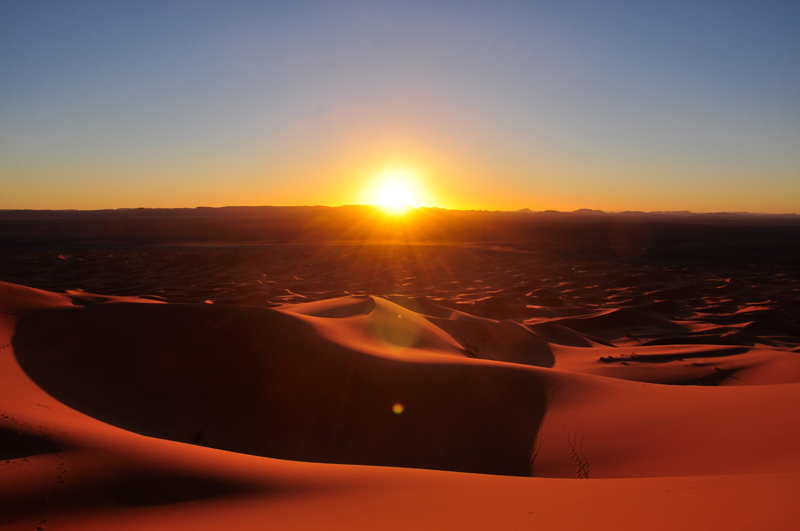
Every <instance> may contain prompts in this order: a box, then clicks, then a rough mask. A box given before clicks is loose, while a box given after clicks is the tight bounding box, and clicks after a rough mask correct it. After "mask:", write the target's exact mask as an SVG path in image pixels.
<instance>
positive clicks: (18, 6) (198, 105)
mask: <svg viewBox="0 0 800 531" xmlns="http://www.w3.org/2000/svg"><path fill="white" fill-rule="evenodd" d="M285 4H288V3H274V4H269V3H261V2H230V3H228V2H224V3H223V2H69V3H56V2H13V1H12V2H9V1H6V2H3V3H0V71H2V72H3V74H2V75H0V189H2V190H3V193H2V194H0V208H117V207H138V206H149V207H170V206H174V207H179V206H198V205H207V206H222V205H235V204H251V205H252V204H284V205H286V204H293V205H298V204H330V205H338V204H347V203H359V202H368V201H369V197H367V196H365V190H367V189H369V188H370V186H371V183H372V182H373V181H375V180H376V179H379V178H380V176H381V175H383V174H384V173H385V172H386V171H391V170H398V171H403V172H405V173H406V174H408V175H413V176H414V179H415V182H416V186H417V188H418V191H419V195H420V200H419V201H418V203H419V204H428V205H438V206H443V207H449V208H482V209H506V210H514V209H518V208H524V207H528V208H531V209H534V210H540V209H549V208H553V209H560V210H571V209H576V208H582V207H585V208H599V209H603V210H609V211H618V210H684V209H688V210H694V211H731V210H732V211H757V212H800V32H798V31H797V28H798V27H800V4H798V3H796V2H792V3H790V2H784V3H780V2H773V3H770V2H758V3H756V2H743V3H737V2H669V3H661V4H655V3H644V2H609V3H602V4H601V3H598V2H517V3H499V2H497V3H496V2H474V3H468V2H436V3H431V2H318V3H315V2H308V3H301V2H295V3H291V5H285Z"/></svg>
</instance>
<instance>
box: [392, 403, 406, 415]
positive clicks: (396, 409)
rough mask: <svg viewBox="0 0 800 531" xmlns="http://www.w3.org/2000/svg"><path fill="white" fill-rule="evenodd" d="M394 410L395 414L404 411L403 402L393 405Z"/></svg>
mask: <svg viewBox="0 0 800 531" xmlns="http://www.w3.org/2000/svg"><path fill="white" fill-rule="evenodd" d="M392 411H394V414H395V415H399V414H400V413H402V412H403V404H401V403H400V402H398V403H396V404H395V405H393V406H392Z"/></svg>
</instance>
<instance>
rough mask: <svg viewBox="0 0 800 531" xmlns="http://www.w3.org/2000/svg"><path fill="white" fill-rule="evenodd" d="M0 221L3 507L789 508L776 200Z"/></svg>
mask: <svg viewBox="0 0 800 531" xmlns="http://www.w3.org/2000/svg"><path fill="white" fill-rule="evenodd" d="M0 227H1V228H2V236H0V280H2V281H3V282H2V284H0V310H1V311H0V319H1V320H0V325H1V326H2V328H0V331H1V332H2V336H1V337H0V360H1V361H0V362H1V363H2V370H1V371H0V378H2V385H0V414H1V415H2V416H0V430H1V431H0V442H2V445H0V448H2V455H0V478H2V479H1V480H0V518H2V520H0V524H2V526H3V528H4V529H100V528H114V529H142V528H148V529H220V528H230V527H234V526H243V527H256V528H262V527H270V528H276V529H345V528H347V529H352V528H354V527H355V528H365V529H408V528H411V527H413V528H421V529H486V528H499V529H529V528H531V527H536V528H541V529H572V528H590V529H642V528H648V529H676V528H681V529H754V528H766V527H769V528H775V529H793V528H795V527H796V525H797V519H798V516H799V515H798V513H797V508H796V503H795V500H796V497H797V493H798V491H799V488H800V452H798V451H797V443H796V441H797V438H798V435H800V422H799V421H800V413H799V412H798V408H797V407H796V406H797V404H798V401H799V400H800V358H799V357H798V356H800V324H798V322H799V321H798V315H800V282H798V281H799V280H800V273H798V266H799V265H800V261H798V257H800V248H798V242H800V223H798V221H797V220H796V218H795V217H793V216H783V217H780V216H760V217H759V216H745V215H740V214H726V215H716V216H712V215H689V214H674V213H673V214H668V213H661V214H658V213H655V214H643V213H628V214H603V213H596V212H595V213H586V212H577V213H569V214H563V213H531V212H460V211H444V210H439V209H416V210H414V211H412V212H408V213H406V214H405V215H403V216H398V215H387V214H386V213H383V212H381V211H380V210H379V209H376V208H372V207H341V208H333V209H331V208H323V207H309V208H295V209H290V208H269V207H262V208H258V209H205V210H204V209H184V210H150V209H143V210H139V211H95V212H55V211H50V212H35V211H7V212H3V213H0ZM53 227H59V228H60V229H54V228H53ZM198 227H202V230H200V229H198Z"/></svg>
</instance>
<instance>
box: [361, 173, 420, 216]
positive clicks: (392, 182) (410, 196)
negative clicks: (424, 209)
mask: <svg viewBox="0 0 800 531" xmlns="http://www.w3.org/2000/svg"><path fill="white" fill-rule="evenodd" d="M420 195H421V194H420V192H419V187H418V185H417V179H416V176H415V175H414V174H412V173H410V172H406V171H397V170H394V171H387V172H384V173H383V174H382V175H381V176H380V177H379V178H378V179H377V180H376V181H375V183H374V184H373V189H372V193H371V194H370V198H369V202H370V203H372V204H375V205H378V206H380V207H381V208H383V209H384V210H386V211H387V212H392V213H401V212H404V211H405V210H407V209H409V208H412V207H416V206H420V199H421V198H420Z"/></svg>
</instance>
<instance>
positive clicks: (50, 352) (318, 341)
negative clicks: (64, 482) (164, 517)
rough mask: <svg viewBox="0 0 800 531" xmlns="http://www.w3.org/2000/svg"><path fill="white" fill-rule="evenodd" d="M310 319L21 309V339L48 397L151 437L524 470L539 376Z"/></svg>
mask: <svg viewBox="0 0 800 531" xmlns="http://www.w3.org/2000/svg"><path fill="white" fill-rule="evenodd" d="M305 319H306V320H304V318H303V317H298V316H295V315H292V314H289V313H285V312H281V311H276V310H272V309H266V308H253V307H236V306H213V305H180V304H170V305H167V304H129V303H116V304H94V305H88V306H85V307H81V308H74V309H72V308H66V309H49V310H40V311H36V312H32V313H30V314H28V315H25V316H23V317H22V318H21V319H20V321H19V323H18V325H17V329H16V333H15V336H14V340H13V343H14V350H15V353H16V356H17V358H18V360H19V363H20V365H21V366H22V368H23V369H24V370H25V371H26V372H27V373H28V375H29V376H30V377H31V378H32V379H33V380H34V381H35V382H36V383H37V384H38V385H40V386H41V387H42V388H43V389H45V390H46V391H47V392H48V393H50V394H51V395H52V396H53V397H55V398H56V399H58V400H60V401H61V402H63V403H65V404H67V405H69V406H70V407H73V408H75V409H77V410H79V411H82V412H84V413H86V414H88V415H90V416H93V417H95V418H97V419H99V420H102V421H104V422H108V423H110V424H114V425H116V426H120V427H122V428H125V429H129V430H132V431H136V432H139V433H143V434H146V435H151V436H155V437H160V438H167V439H172V440H176V441H183V442H193V443H199V444H203V445H207V446H211V447H216V448H222V449H227V450H232V451H236V452H242V453H249V454H255V455H262V456H268V457H276V458H283V459H292V460H305V461H318V462H334V463H357V464H372V465H389V466H401V467H415V468H432V469H441V470H453V471H468V472H480V473H491V474H507V475H527V474H529V472H530V460H531V454H532V448H533V445H534V439H535V436H536V433H537V430H538V427H539V424H540V422H541V420H542V418H543V415H544V411H545V400H544V394H543V391H542V390H541V386H540V384H539V382H538V381H537V376H536V374H534V373H531V372H530V371H527V370H524V369H521V368H519V369H518V368H515V366H513V365H508V364H492V363H488V362H483V361H481V360H470V359H467V358H460V357H457V356H443V355H441V356H440V355H431V354H425V353H424V352H423V353H419V354H417V355H415V354H413V352H411V351H409V352H408V353H403V352H399V353H398V352H393V351H391V349H387V351H386V352H387V354H386V355H385V356H384V355H375V354H371V353H367V352H365V351H359V350H358V349H355V348H351V347H348V346H346V345H344V344H342V343H338V342H337V341H335V338H333V339H331V338H330V337H327V336H325V334H323V333H321V332H320V331H319V330H318V329H317V328H315V327H314V326H313V323H312V324H309V322H308V319H314V318H305ZM431 326H432V325H431ZM394 404H402V405H403V408H404V410H403V412H402V413H401V414H397V413H395V412H393V405H394ZM500 412H502V414H499V413H500Z"/></svg>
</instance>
